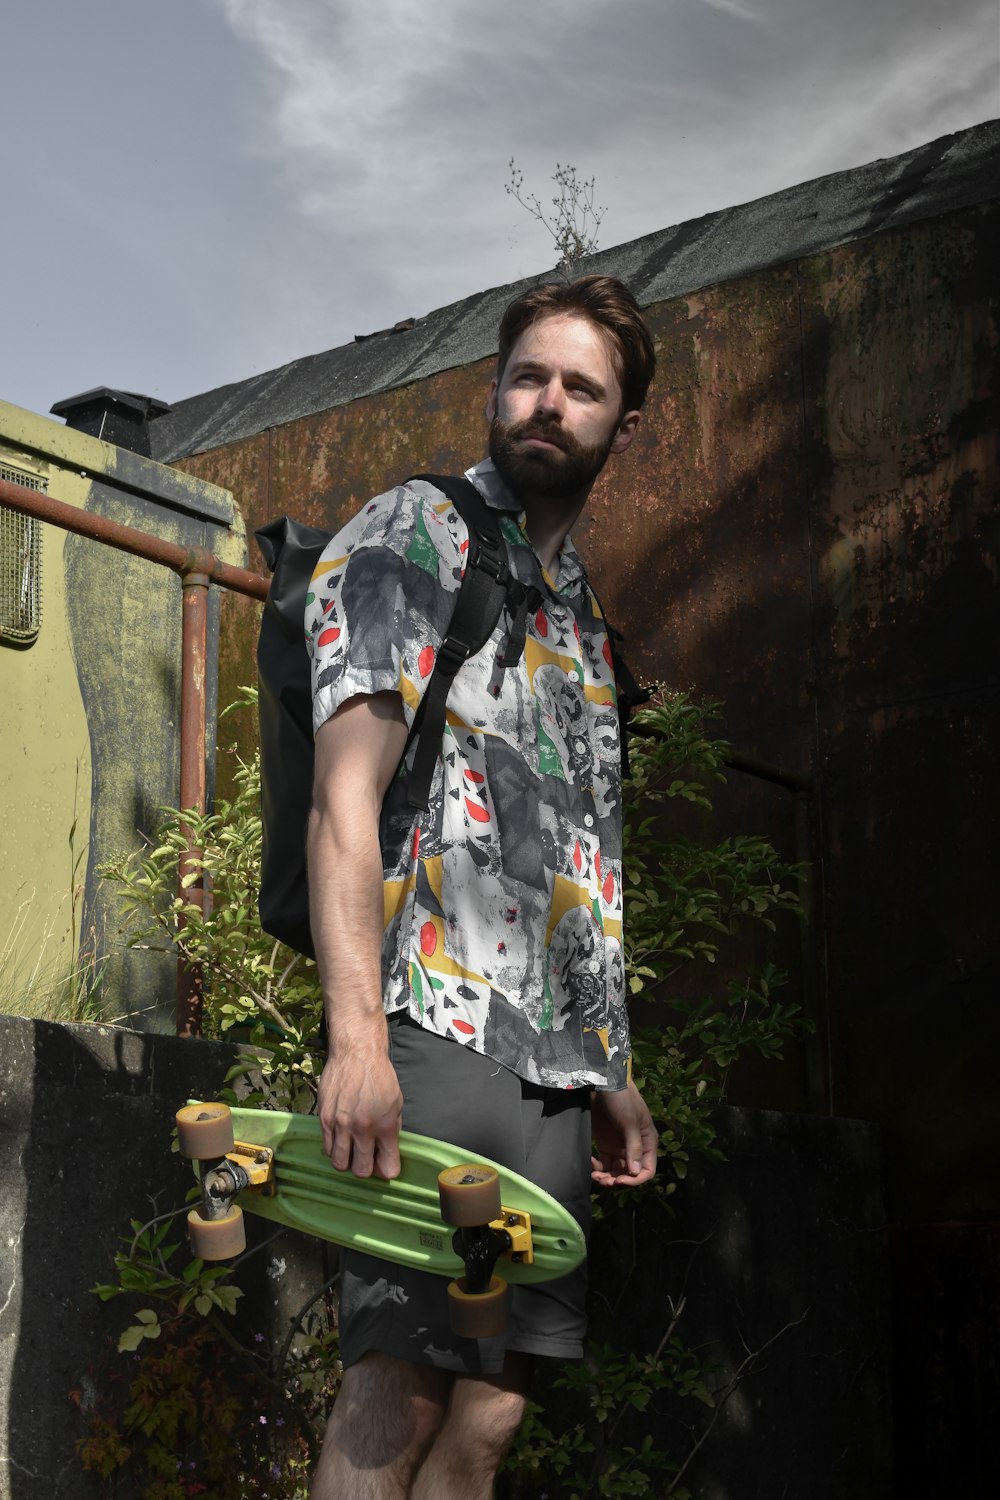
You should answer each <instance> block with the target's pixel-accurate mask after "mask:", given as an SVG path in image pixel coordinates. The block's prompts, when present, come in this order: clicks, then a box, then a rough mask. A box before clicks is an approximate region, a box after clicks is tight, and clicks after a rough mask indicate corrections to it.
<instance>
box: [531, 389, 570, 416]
mask: <svg viewBox="0 0 1000 1500" xmlns="http://www.w3.org/2000/svg"><path fill="white" fill-rule="evenodd" d="M535 404H536V408H537V410H538V412H539V413H544V415H545V416H547V417H561V416H562V414H563V411H564V409H565V393H564V392H563V388H562V386H561V384H560V383H559V381H558V380H550V381H549V382H548V384H547V385H544V386H542V387H541V389H540V390H539V392H538V399H537V401H536V403H535Z"/></svg>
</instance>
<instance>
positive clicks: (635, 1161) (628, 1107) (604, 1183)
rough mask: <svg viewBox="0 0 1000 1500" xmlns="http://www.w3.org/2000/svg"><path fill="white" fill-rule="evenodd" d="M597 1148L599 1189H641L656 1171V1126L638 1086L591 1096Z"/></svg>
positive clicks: (594, 1160)
mask: <svg viewBox="0 0 1000 1500" xmlns="http://www.w3.org/2000/svg"><path fill="white" fill-rule="evenodd" d="M590 1113H591V1120H592V1122H593V1132H594V1145H595V1147H596V1149H597V1153H598V1154H597V1156H594V1157H591V1166H592V1168H593V1170H592V1172H591V1174H590V1175H591V1177H592V1179H593V1181H594V1182H596V1183H597V1185H598V1186H599V1187H638V1186H639V1184H640V1183H642V1182H648V1181H649V1179H650V1178H651V1177H652V1176H653V1175H654V1173H655V1172H656V1142H657V1133H656V1126H655V1125H654V1124H653V1120H652V1117H651V1115H650V1113H649V1110H648V1109H647V1108H646V1105H645V1103H644V1102H643V1098H642V1095H641V1094H640V1093H639V1090H638V1089H637V1088H636V1086H635V1084H634V1083H629V1085H628V1087H627V1088H624V1089H620V1090H618V1091H617V1092H615V1093H605V1092H603V1091H602V1090H600V1089H595V1090H594V1091H593V1093H592V1094H591V1096H590Z"/></svg>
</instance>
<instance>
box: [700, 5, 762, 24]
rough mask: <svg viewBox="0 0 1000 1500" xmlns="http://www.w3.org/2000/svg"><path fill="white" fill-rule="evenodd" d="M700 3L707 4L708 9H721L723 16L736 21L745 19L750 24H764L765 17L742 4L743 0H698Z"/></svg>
mask: <svg viewBox="0 0 1000 1500" xmlns="http://www.w3.org/2000/svg"><path fill="white" fill-rule="evenodd" d="M700 3H701V4H702V5H707V6H708V8H709V10H718V11H721V12H722V14H723V15H725V16H732V17H733V18H734V19H735V20H737V21H746V22H747V23H748V24H749V25H751V26H766V25H767V17H766V16H764V15H761V14H760V12H759V11H757V10H754V9H753V8H752V7H751V6H749V5H744V4H743V0H700Z"/></svg>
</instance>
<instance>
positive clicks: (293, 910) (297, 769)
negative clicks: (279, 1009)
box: [254, 474, 649, 958]
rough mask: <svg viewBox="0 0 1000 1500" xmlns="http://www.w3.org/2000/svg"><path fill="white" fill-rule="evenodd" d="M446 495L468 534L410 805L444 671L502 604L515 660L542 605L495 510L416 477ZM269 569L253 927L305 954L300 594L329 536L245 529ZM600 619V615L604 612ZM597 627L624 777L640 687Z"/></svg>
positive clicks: (417, 728) (306, 665)
mask: <svg viewBox="0 0 1000 1500" xmlns="http://www.w3.org/2000/svg"><path fill="white" fill-rule="evenodd" d="M413 477H414V478H416V479H426V480H428V481H429V482H430V483H431V484H433V485H434V487H435V489H438V490H440V491H441V493H442V494H444V495H447V497H448V499H449V500H450V501H451V502H452V504H453V505H454V507H455V509H456V510H457V511H458V513H459V515H460V516H461V517H462V519H463V521H464V522H465V524H466V526H467V528H468V531H469V552H468V557H467V559H466V564H465V571H464V573H463V575H462V583H461V587H460V588H459V590H458V597H457V599H456V601H455V610H454V613H453V615H452V617H451V623H450V625H449V627H448V634H447V636H446V637H445V639H444V640H443V641H442V643H441V646H440V647H439V649H438V652H437V657H436V659H435V662H434V669H433V671H432V672H431V677H430V681H429V682H428V684H427V688H426V690H425V692H424V695H423V698H422V699H421V702H420V706H419V708H418V710H417V713H416V715H415V717H414V721H413V724H412V726H411V728H410V733H409V735H408V737H407V741H406V746H405V748H404V751H403V755H404V757H405V756H406V754H407V753H408V751H409V749H410V746H411V745H412V744H413V742H414V740H416V750H415V752H414V759H413V765H412V767H411V770H410V775H409V782H408V792H407V795H408V799H409V802H410V806H411V807H414V808H422V809H426V808H427V805H428V799H429V796H430V788H431V782H432V780H433V777H434V768H435V766H436V764H437V758H438V755H439V753H440V749H441V736H442V734H443V733H444V725H445V709H446V705H447V701H448V694H449V692H450V691H451V685H452V683H453V681H454V679H455V673H456V672H457V671H458V669H459V667H460V666H461V665H462V663H463V662H464V661H465V660H466V659H467V658H468V657H470V656H474V655H475V654H476V652H477V651H480V650H482V648H483V646H485V644H486V642H487V641H488V640H489V638H490V636H491V635H492V634H493V631H494V629H495V627H496V623H497V621H498V620H499V618H500V614H501V612H502V610H503V609H504V606H505V605H506V606H507V607H508V609H509V611H510V615H511V629H510V635H509V638H508V643H507V647H506V650H505V652H504V655H503V658H502V662H501V665H502V666H504V667H509V666H512V665H514V663H515V662H517V661H519V660H520V657H521V654H522V652H523V650H524V639H525V629H526V622H527V617H528V614H529V613H533V612H534V611H535V610H536V609H537V608H538V606H539V605H540V604H541V601H542V596H541V594H540V593H539V592H538V590H537V589H535V588H529V587H525V585H524V584H522V583H521V582H520V580H519V579H517V578H515V577H514V575H513V574H512V573H511V571H510V568H509V566H508V562H507V544H506V542H505V541H504V539H503V536H502V535H501V532H500V526H499V522H498V520H497V514H496V512H495V511H493V510H491V509H490V507H489V506H488V505H487V504H486V502H485V500H484V499H483V497H482V496H481V495H480V493H479V491H478V490H477V489H476V487H475V485H473V484H472V483H470V481H469V480H467V479H465V478H455V477H453V476H450V475H440V474H417V475H414V476H413ZM254 535H255V536H256V538H257V541H258V543H259V544H260V549H261V551H262V552H263V554H264V557H265V560H266V562H267V565H268V567H269V568H270V570H271V573H272V578H271V587H270V589H269V590H268V595H267V602H266V603H265V605H264V614H263V618H262V620H261V627H260V637H259V640H258V643H257V669H258V679H259V693H260V698H259V704H260V803H261V824H262V833H263V850H262V864H261V882H260V894H259V897H258V906H259V909H260V921H261V926H262V927H263V929H264V931H265V932H267V933H269V934H270V936H271V937H275V938H278V939H280V941H281V942H283V943H286V944H287V945H288V946H289V947H290V948H294V949H296V950H297V951H298V952H299V953H304V954H306V955H307V956H308V957H310V958H313V957H315V952H314V949H313V941H312V933H311V932H310V928H309V890H308V884H307V879H306V824H307V822H308V819H309V809H310V807H311V805H312V784H313V761H314V750H313V730H312V706H313V705H312V680H311V666H310V661H309V656H308V653H307V652H306V649H305V645H304V642H303V620H304V618H305V611H306V594H307V593H308V591H309V584H310V581H311V579H312V575H313V573H314V572H315V569H316V565H317V563H318V562H319V559H320V555H321V553H322V552H323V551H324V550H325V548H326V546H327V543H328V542H329V541H330V540H331V539H332V537H333V536H334V533H333V532H331V531H321V530H319V529H318V528H316V527H314V526H303V525H301V524H300V522H298V521H293V520H292V519H291V518H290V517H288V516H282V517H280V519H278V520H277V521H271V522H269V523H268V525H266V526H262V527H261V528H260V529H259V530H258V531H256V532H255V533H254ZM605 623H606V624H607V622H606V621H605ZM607 628H608V636H609V639H610V641H611V653H612V661H613V665H614V671H615V676H616V679H617V684H618V707H619V716H620V719H621V731H622V735H621V743H622V774H623V776H627V775H628V754H627V750H626V745H625V725H626V722H627V719H628V716H629V713H630V712H631V710H632V709H633V708H634V707H636V706H637V705H638V704H639V703H644V702H645V701H646V700H647V699H648V697H649V693H648V692H645V691H644V690H643V689H640V688H639V687H638V686H637V685H636V682H635V680H634V678H633V677H632V674H631V673H630V672H629V670H628V668H627V667H626V666H625V664H624V662H623V661H622V659H621V656H620V654H619V651H618V642H619V641H620V640H621V636H620V635H619V634H618V632H617V631H615V630H612V629H611V627H610V626H608V627H607Z"/></svg>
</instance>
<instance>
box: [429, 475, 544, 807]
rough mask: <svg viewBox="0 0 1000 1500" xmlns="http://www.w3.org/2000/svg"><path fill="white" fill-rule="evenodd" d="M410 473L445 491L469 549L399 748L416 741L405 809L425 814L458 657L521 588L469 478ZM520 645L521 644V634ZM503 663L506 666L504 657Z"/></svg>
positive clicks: (486, 634)
mask: <svg viewBox="0 0 1000 1500" xmlns="http://www.w3.org/2000/svg"><path fill="white" fill-rule="evenodd" d="M411 477H412V478H413V479H425V480H427V482H428V483H429V484H432V485H433V486H434V488H435V489H437V490H440V491H441V493H442V494H443V495H447V497H448V499H449V500H450V501H451V503H452V505H454V507H455V509H456V510H457V511H458V513H459V515H460V516H461V517H462V520H463V521H464V522H465V524H466V527H467V528H468V532H469V551H468V556H467V557H466V560H465V571H464V572H463V574H462V583H461V586H460V588H459V590H458V598H457V600H456V601H455V612H454V614H453V615H452V617H451V623H450V624H449V626H448V633H447V635H446V636H445V638H444V640H443V641H442V642H441V645H440V646H439V648H438V651H437V655H436V657H435V659H434V670H433V671H432V673H431V678H430V681H429V682H428V684H427V687H426V689H425V691H424V695H423V697H422V698H421V700H420V705H419V707H418V709H417V712H416V714H415V716H414V719H413V723H412V725H411V726H410V733H409V736H408V737H407V741H406V749H405V750H404V752H403V754H404V756H405V754H406V752H407V751H408V750H409V748H410V746H411V744H412V743H413V741H414V739H416V742H417V748H416V750H415V752H414V756H413V765H412V767H411V770H410V779H409V793H408V801H409V804H410V806H411V807H413V808H419V809H421V810H422V811H424V812H426V810H427V808H428V805H429V802H430V791H431V782H432V781H433V779H434V767H435V766H436V765H437V759H438V756H439V754H440V752H441V737H442V735H443V734H444V726H445V711H446V708H447V703H448V694H449V693H450V691H451V686H452V683H453V682H454V680H455V674H456V673H457V671H458V669H459V667H460V666H461V665H462V663H463V662H464V661H468V659H469V657H470V656H475V654H476V652H477V651H481V650H482V648H483V647H484V646H485V644H486V642H487V641H488V640H489V638H490V636H491V635H492V634H493V631H494V630H495V628H496V623H497V621H498V620H499V618H500V615H501V613H502V611H503V607H504V605H505V604H506V603H507V602H508V600H509V599H513V600H514V605H513V609H514V610H515V611H516V608H517V604H518V602H519V598H520V595H521V594H523V593H524V592H525V590H524V587H523V585H522V584H520V583H519V582H518V581H517V579H515V578H514V576H513V574H512V573H511V571H510V567H509V565H508V561H507V543H506V542H505V541H504V539H503V535H502V533H501V531H500V523H499V521H498V520H497V515H496V512H495V511H493V510H491V509H490V507H489V506H488V505H487V504H486V501H485V500H484V499H483V497H482V495H481V494H480V493H479V491H478V490H477V489H476V487H475V485H474V484H472V482H471V481H470V480H468V479H466V478H465V477H464V476H462V477H460V478H459V477H455V476H453V475H444V474H414V475H412V476H411ZM408 482H409V481H408ZM521 648H522V650H523V648H524V641H523V635H522V641H521ZM518 655H520V653H518ZM504 664H505V665H506V664H507V663H506V660H505V663H504Z"/></svg>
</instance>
